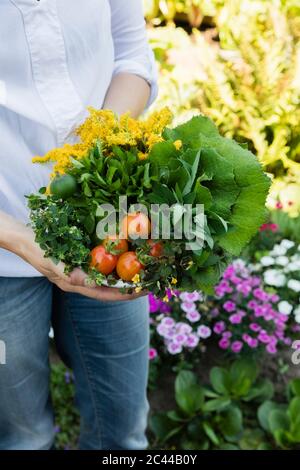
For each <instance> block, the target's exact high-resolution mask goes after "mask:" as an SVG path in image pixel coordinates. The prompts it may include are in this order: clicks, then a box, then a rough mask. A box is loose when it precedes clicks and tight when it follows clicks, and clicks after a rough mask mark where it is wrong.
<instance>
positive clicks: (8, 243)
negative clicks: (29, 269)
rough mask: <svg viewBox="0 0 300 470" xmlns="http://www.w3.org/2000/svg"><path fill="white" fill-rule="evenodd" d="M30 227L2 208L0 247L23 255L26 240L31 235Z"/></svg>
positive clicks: (0, 213)
mask: <svg viewBox="0 0 300 470" xmlns="http://www.w3.org/2000/svg"><path fill="white" fill-rule="evenodd" d="M29 232H30V229H28V228H27V227H26V226H25V225H24V224H22V223H21V222H19V221H18V220H16V219H14V218H13V217H11V216H10V215H8V214H6V213H5V212H2V211H1V210H0V248H4V249H5V250H9V251H12V252H14V253H15V254H17V255H19V256H22V254H23V251H24V246H23V245H24V243H23V242H24V241H25V240H26V238H27V237H28V236H29V235H30V233H29Z"/></svg>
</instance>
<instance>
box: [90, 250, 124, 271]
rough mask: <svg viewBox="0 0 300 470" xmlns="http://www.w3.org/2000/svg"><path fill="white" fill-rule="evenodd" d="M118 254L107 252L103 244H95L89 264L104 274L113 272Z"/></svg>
mask: <svg viewBox="0 0 300 470" xmlns="http://www.w3.org/2000/svg"><path fill="white" fill-rule="evenodd" d="M117 261H118V256H117V255H112V254H111V253H108V252H107V251H106V250H105V248H104V246H103V245H100V246H96V248H94V249H93V250H92V251H91V264H90V266H91V267H92V268H96V269H97V271H99V273H101V274H105V275H106V276H107V275H108V274H110V273H112V272H113V270H114V269H115V267H116V265H117Z"/></svg>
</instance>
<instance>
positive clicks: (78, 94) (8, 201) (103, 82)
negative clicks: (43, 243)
mask: <svg viewBox="0 0 300 470" xmlns="http://www.w3.org/2000/svg"><path fill="white" fill-rule="evenodd" d="M119 72H130V73H134V74H136V75H139V76H141V77H143V78H145V79H146V80H147V81H148V82H149V84H150V85H151V97H150V100H149V103H148V106H149V105H150V104H151V103H152V101H153V100H154V99H155V97H156V94H157V81H156V78H157V77H156V67H155V61H154V57H153V53H152V51H151V49H150V48H149V45H148V42H147V37H146V29H145V22H144V18H143V11H142V0H0V209H1V210H3V211H5V212H6V213H9V214H11V215H12V216H14V217H16V218H17V219H19V220H21V221H23V222H24V223H27V222H28V209H27V204H26V199H25V197H24V195H26V194H30V193H33V192H36V191H37V190H38V189H39V188H40V187H41V186H45V185H46V184H47V181H48V178H49V173H50V171H51V168H50V166H43V165H38V164H32V162H31V159H32V157H33V156H34V155H43V154H45V153H46V152H47V151H48V150H50V149H51V148H53V147H57V146H61V145H62V144H63V143H64V142H65V141H67V140H68V139H70V133H71V132H72V130H73V129H74V127H76V126H77V125H78V124H79V123H80V122H81V121H82V120H83V119H84V118H85V116H86V115H87V112H86V107H87V106H94V107H97V108H100V107H101V106H102V105H103V101H104V98H105V94H106V92H107V89H108V87H109V84H110V82H111V79H112V76H113V75H114V74H117V73H119ZM38 275H40V274H39V273H38V272H37V271H36V270H35V269H33V268H32V267H31V266H30V265H28V264H27V263H25V262H24V261H23V260H21V259H20V258H18V257H17V256H16V255H14V254H12V253H10V252H8V251H5V250H3V249H0V276H9V277H14V276H16V277H23V276H25V277H27V276H38Z"/></svg>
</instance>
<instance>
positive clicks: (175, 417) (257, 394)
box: [150, 360, 273, 449]
mask: <svg viewBox="0 0 300 470" xmlns="http://www.w3.org/2000/svg"><path fill="white" fill-rule="evenodd" d="M257 376H258V369H257V366H256V365H255V363H253V362H251V361H244V360H241V361H236V362H234V363H233V364H232V365H231V366H230V368H221V367H214V368H212V369H211V371H210V386H209V387H204V386H202V385H200V384H199V383H198V380H197V377H196V375H195V374H194V373H193V372H191V371H187V370H182V371H180V372H179V374H178V375H177V377H176V380H175V399H176V403H177V409H176V410H171V411H168V412H167V413H159V414H155V415H153V416H152V418H151V421H150V428H151V430H152V432H153V433H154V435H155V438H156V444H157V445H163V446H170V445H175V446H176V448H179V449H210V448H218V449H232V448H239V445H240V441H241V439H243V446H244V447H246V446H247V445H248V446H250V445H251V444H250V443H249V439H248V438H249V436H248V434H247V433H248V431H247V429H246V431H245V433H244V430H243V425H244V418H243V411H244V408H245V407H247V406H248V405H246V404H245V403H249V402H250V401H251V402H254V403H261V402H262V401H263V400H265V399H267V398H271V397H272V395H273V387H272V384H271V383H270V382H269V381H267V380H262V379H260V380H257ZM243 402H244V405H242V404H243ZM261 445H262V440H260V442H259V443H257V448H258V447H259V446H261Z"/></svg>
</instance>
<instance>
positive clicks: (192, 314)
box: [185, 311, 201, 323]
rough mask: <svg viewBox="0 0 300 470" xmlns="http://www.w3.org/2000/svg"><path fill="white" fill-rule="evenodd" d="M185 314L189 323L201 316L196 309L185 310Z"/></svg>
mask: <svg viewBox="0 0 300 470" xmlns="http://www.w3.org/2000/svg"><path fill="white" fill-rule="evenodd" d="M185 316H186V318H187V319H188V320H189V321H190V322H191V323H195V322H196V321H199V320H200V318H201V315H200V313H199V312H197V311H192V312H187V313H186V315H185Z"/></svg>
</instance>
